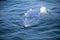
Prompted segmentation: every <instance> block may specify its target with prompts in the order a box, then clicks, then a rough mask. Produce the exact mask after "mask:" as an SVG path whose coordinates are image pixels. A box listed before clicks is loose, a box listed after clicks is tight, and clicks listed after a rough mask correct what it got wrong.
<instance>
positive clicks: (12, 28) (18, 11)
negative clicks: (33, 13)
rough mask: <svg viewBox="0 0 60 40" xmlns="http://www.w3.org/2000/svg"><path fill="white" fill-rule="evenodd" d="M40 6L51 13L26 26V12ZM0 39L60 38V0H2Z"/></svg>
mask: <svg viewBox="0 0 60 40" xmlns="http://www.w3.org/2000/svg"><path fill="white" fill-rule="evenodd" d="M40 6H45V7H46V8H47V9H49V10H50V11H49V13H48V14H42V15H41V17H40V18H41V19H39V18H38V19H39V22H38V23H37V25H33V26H30V27H24V14H25V13H26V12H27V11H28V10H29V9H31V8H39V7H40ZM33 22H34V23H35V22H36V21H33ZM30 24H31V23H30ZM32 24H33V23H32ZM0 40H60V0H0Z"/></svg>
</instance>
